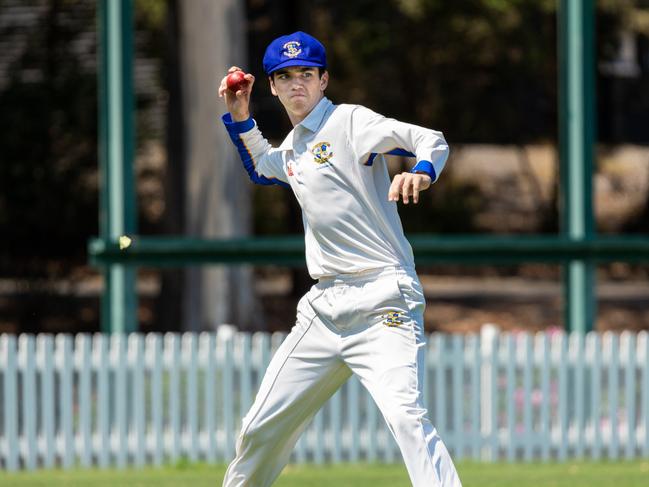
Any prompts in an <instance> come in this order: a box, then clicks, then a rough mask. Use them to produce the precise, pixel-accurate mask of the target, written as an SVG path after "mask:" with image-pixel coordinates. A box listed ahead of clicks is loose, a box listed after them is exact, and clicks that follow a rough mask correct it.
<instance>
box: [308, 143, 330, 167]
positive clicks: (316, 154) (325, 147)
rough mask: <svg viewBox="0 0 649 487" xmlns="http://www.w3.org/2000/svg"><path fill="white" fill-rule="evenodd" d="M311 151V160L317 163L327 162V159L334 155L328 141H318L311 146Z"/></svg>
mask: <svg viewBox="0 0 649 487" xmlns="http://www.w3.org/2000/svg"><path fill="white" fill-rule="evenodd" d="M311 153H312V154H313V162H316V163H318V164H324V163H325V162H329V159H331V158H332V157H333V155H334V153H333V152H331V144H330V143H329V142H318V143H317V144H316V145H314V146H313V147H312V148H311Z"/></svg>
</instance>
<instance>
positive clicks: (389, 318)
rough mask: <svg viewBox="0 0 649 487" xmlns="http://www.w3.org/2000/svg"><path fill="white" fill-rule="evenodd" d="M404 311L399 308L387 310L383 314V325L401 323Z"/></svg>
mask: <svg viewBox="0 0 649 487" xmlns="http://www.w3.org/2000/svg"><path fill="white" fill-rule="evenodd" d="M403 315H404V312H403V311H401V310H395V311H389V312H387V313H386V314H384V315H383V324H384V325H385V326H399V325H402V324H403V317H404V316H403Z"/></svg>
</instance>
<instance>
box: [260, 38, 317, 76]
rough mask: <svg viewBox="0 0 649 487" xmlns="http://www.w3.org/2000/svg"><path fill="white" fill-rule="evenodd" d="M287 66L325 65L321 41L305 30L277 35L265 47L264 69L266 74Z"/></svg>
mask: <svg viewBox="0 0 649 487" xmlns="http://www.w3.org/2000/svg"><path fill="white" fill-rule="evenodd" d="M288 66H315V67H319V68H326V67H327V55H326V53H325V48H324V46H323V45H322V43H321V42H320V41H319V40H318V39H316V38H315V37H313V36H310V35H309V34H307V33H305V32H300V31H298V32H294V33H293V34H288V35H285V36H281V37H278V38H277V39H275V40H274V41H273V42H271V43H270V44H269V45H268V47H267V48H266V53H265V54H264V71H265V72H266V74H268V75H270V74H271V73H273V72H275V71H277V70H278V69H282V68H286V67H288Z"/></svg>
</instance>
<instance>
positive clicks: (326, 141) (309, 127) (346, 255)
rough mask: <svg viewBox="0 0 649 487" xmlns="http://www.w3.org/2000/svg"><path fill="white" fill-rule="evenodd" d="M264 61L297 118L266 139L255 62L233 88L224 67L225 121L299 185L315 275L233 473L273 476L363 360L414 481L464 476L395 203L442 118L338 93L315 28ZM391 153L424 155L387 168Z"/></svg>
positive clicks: (434, 140) (414, 189) (235, 137)
mask: <svg viewBox="0 0 649 487" xmlns="http://www.w3.org/2000/svg"><path fill="white" fill-rule="evenodd" d="M263 64H264V71H265V72H266V74H267V75H268V77H269V81H270V88H271V91H272V93H273V95H275V96H277V97H278V98H279V101H280V103H281V104H282V105H283V106H284V108H285V110H286V113H287V114H288V117H289V119H290V121H291V123H292V124H293V130H292V131H291V132H290V133H289V134H288V135H287V136H286V139H284V141H283V142H282V144H281V145H280V146H279V147H277V148H275V147H272V146H271V145H270V144H269V143H268V141H267V140H266V139H264V137H263V136H262V134H261V132H260V131H259V129H258V127H257V125H256V123H255V121H254V120H253V119H252V118H251V117H250V112H249V102H250V94H251V91H252V86H253V84H254V81H255V79H254V77H253V76H252V75H250V74H246V75H245V81H246V83H244V85H243V86H240V87H239V89H237V91H236V92H233V91H230V90H228V88H227V80H226V78H223V81H222V83H221V86H220V88H219V95H220V96H223V97H225V103H226V105H227V109H228V113H226V114H225V115H224V116H223V122H224V124H225V126H226V128H227V130H228V133H229V134H230V137H231V139H232V141H233V142H234V144H235V145H236V147H237V149H238V151H239V154H240V155H241V159H242V161H243V165H244V167H245V169H246V170H247V172H248V174H249V175H250V178H251V179H252V180H253V181H254V182H255V183H258V184H279V185H282V186H286V187H290V188H291V189H292V191H293V193H294V194H295V197H296V198H297V200H298V202H299V203H300V206H301V208H302V216H303V223H304V231H305V243H306V262H307V267H308V270H309V274H310V275H311V277H312V278H313V279H315V280H317V283H316V284H315V285H314V286H313V287H312V288H311V290H310V291H309V292H308V293H307V294H306V295H305V296H304V297H303V298H302V299H301V300H300V302H299V303H298V306H297V318H296V323H295V326H294V327H293V329H292V330H291V332H290V334H289V335H288V337H287V338H286V340H285V341H284V343H283V344H282V345H281V346H280V348H279V349H278V350H277V352H276V353H275V355H274V357H273V359H272V361H271V363H270V365H269V366H268V370H267V371H266V374H265V376H264V379H263V380H262V383H261V386H260V388H259V391H258V393H257V396H256V398H255V401H254V404H253V406H252V408H251V409H250V411H249V412H248V414H247V415H246V417H245V418H244V420H243V426H242V431H241V434H240V436H239V439H238V442H237V446H236V457H235V459H234V460H233V461H232V463H231V464H230V466H229V467H228V470H227V473H226V475H225V479H224V481H223V485H224V486H226V487H238V486H250V487H263V486H269V485H271V484H272V483H273V481H274V480H275V479H276V478H277V476H278V475H279V474H280V472H281V471H282V469H283V468H284V466H285V465H286V463H287V462H288V460H289V457H290V454H291V451H292V449H293V447H294V445H295V443H296V441H297V439H298V438H299V436H300V434H301V433H302V431H303V430H304V428H305V427H306V426H307V424H308V423H309V422H310V421H311V419H312V418H313V416H314V414H315V413H316V412H317V411H318V409H320V407H321V406H322V405H323V404H324V402H325V401H326V400H327V399H329V397H331V395H332V394H333V393H334V392H335V391H336V390H337V389H338V388H339V387H340V386H341V385H342V384H343V383H344V382H345V381H346V380H347V379H348V378H349V377H350V376H351V375H352V374H355V375H356V376H357V377H358V378H359V379H360V381H361V383H362V384H363V386H364V387H366V388H367V390H368V391H369V392H370V394H371V395H372V397H373V399H374V401H376V404H377V405H378V407H379V409H380V410H381V412H382V414H383V416H384V418H385V421H386V423H387V425H388V427H389V429H390V431H391V432H392V434H393V435H394V438H395V439H396V441H397V443H398V445H399V448H400V450H401V453H402V455H403V459H404V463H405V465H406V468H407V470H408V474H409V476H410V480H411V482H412V485H413V486H415V487H431V486H444V487H450V486H453V487H457V486H460V485H461V484H460V480H459V478H458V475H457V472H456V470H455V467H454V465H453V462H452V460H451V458H450V456H449V453H448V451H447V449H446V447H445V446H444V444H443V443H442V441H441V439H440V438H439V436H438V434H437V431H436V430H435V428H434V427H433V426H432V424H431V423H430V422H429V421H428V419H427V418H426V409H425V408H424V405H423V400H422V377H423V368H424V344H425V342H424V326H423V316H424V307H425V300H424V295H423V291H422V287H421V284H420V282H419V279H418V278H417V274H416V273H415V265H414V259H413V254H412V249H411V247H410V245H409V243H408V241H407V240H406V238H405V236H404V233H403V229H402V226H401V221H400V219H399V215H398V213H397V205H396V201H397V200H398V199H399V197H401V198H402V199H403V202H404V203H405V204H407V203H409V202H410V201H411V200H412V202H413V203H417V202H418V201H419V192H420V191H423V190H425V189H427V188H428V187H429V186H430V185H431V183H433V182H434V181H435V180H436V179H437V178H438V177H439V174H440V172H441V171H442V169H443V167H444V163H445V162H446V158H447V156H448V145H447V144H446V141H445V140H444V137H443V136H442V134H441V133H440V132H436V131H434V130H430V129H426V128H423V127H418V126H415V125H410V124H407V123H402V122H399V121H396V120H393V119H390V118H386V117H383V116H381V115H379V114H377V113H375V112H373V111H371V110H369V109H367V108H365V107H363V106H359V105H334V104H333V103H332V102H331V101H329V100H328V99H327V98H326V97H325V95H324V92H325V90H326V88H327V84H328V82H329V74H328V72H327V71H326V68H327V62H326V54H325V49H324V47H323V45H322V44H321V43H320V42H319V41H318V40H317V39H315V38H313V37H312V36H310V35H308V34H305V33H303V32H295V33H293V34H289V35H286V36H282V37H279V38H277V39H275V40H274V41H273V42H271V43H270V45H269V46H268V48H267V50H266V53H265V55H264V60H263ZM238 70H239V68H237V67H232V68H230V70H229V72H234V71H238ZM383 154H401V155H410V156H412V157H415V158H416V161H417V162H416V164H415V165H414V167H413V168H412V170H411V171H410V172H404V173H401V174H398V175H396V176H395V177H394V178H393V179H392V181H390V177H389V175H388V170H387V167H386V162H385V160H384V158H383Z"/></svg>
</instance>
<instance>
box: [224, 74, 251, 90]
mask: <svg viewBox="0 0 649 487" xmlns="http://www.w3.org/2000/svg"><path fill="white" fill-rule="evenodd" d="M245 75H246V73H244V72H243V71H234V72H233V73H230V74H228V77H227V78H226V79H225V83H226V84H227V86H228V90H230V91H232V92H233V93H236V92H237V91H239V90H242V89H244V88H245V87H246V85H247V84H248V80H247V79H246V78H244V76H245Z"/></svg>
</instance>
